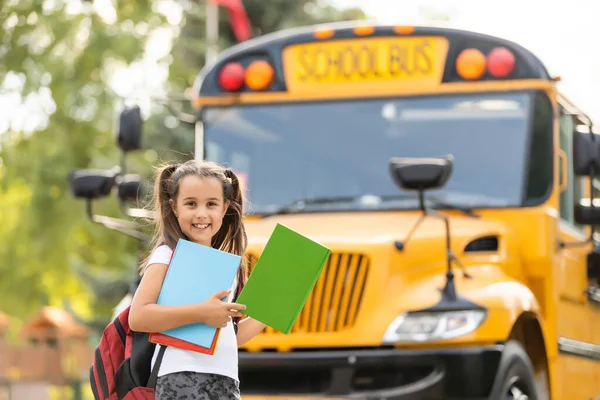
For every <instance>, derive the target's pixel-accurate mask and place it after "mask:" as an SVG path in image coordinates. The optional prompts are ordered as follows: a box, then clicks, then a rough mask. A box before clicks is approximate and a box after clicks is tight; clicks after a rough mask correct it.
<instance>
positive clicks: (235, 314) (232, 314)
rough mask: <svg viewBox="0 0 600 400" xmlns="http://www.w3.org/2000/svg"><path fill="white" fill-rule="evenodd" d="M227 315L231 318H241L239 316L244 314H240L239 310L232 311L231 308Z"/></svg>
mask: <svg viewBox="0 0 600 400" xmlns="http://www.w3.org/2000/svg"><path fill="white" fill-rule="evenodd" d="M227 315H229V316H230V317H232V318H235V317H240V318H241V317H243V316H244V314H242V313H241V312H239V311H233V310H230V311H229V313H228V314H227Z"/></svg>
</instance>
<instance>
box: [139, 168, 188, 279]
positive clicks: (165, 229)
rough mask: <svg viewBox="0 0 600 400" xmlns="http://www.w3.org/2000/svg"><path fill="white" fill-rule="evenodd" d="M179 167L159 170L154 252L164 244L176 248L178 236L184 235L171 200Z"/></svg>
mask: <svg viewBox="0 0 600 400" xmlns="http://www.w3.org/2000/svg"><path fill="white" fill-rule="evenodd" d="M177 167H178V165H177V164H173V165H166V166H164V167H162V168H161V169H159V170H158V173H157V176H156V180H155V182H154V204H155V210H154V212H155V221H156V224H155V226H156V228H155V231H154V237H153V241H152V243H153V246H152V251H151V252H150V254H152V252H153V251H154V250H155V249H156V248H157V247H159V246H161V245H162V244H166V245H168V246H169V247H170V248H172V249H173V248H175V246H176V245H177V240H178V238H177V236H176V235H177V234H181V235H183V233H182V232H181V228H180V227H179V223H178V222H177V218H176V217H175V214H173V210H172V209H171V205H170V204H169V200H170V199H171V198H172V197H173V193H171V191H172V180H171V179H172V177H173V173H174V172H175V170H177ZM149 258H150V255H148V257H147V258H146V259H145V260H144V261H143V262H142V264H141V265H140V269H141V270H142V269H143V268H144V267H145V265H146V263H147V262H148V260H149Z"/></svg>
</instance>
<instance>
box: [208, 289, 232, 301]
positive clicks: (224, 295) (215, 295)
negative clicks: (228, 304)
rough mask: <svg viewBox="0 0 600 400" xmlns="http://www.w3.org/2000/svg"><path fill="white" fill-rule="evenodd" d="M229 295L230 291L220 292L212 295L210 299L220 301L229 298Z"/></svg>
mask: <svg viewBox="0 0 600 400" xmlns="http://www.w3.org/2000/svg"><path fill="white" fill-rule="evenodd" d="M229 293H231V289H227V290H221V291H220V292H217V293H215V294H213V295H212V297H213V298H215V299H217V300H221V299H222V298H223V297H227V296H229Z"/></svg>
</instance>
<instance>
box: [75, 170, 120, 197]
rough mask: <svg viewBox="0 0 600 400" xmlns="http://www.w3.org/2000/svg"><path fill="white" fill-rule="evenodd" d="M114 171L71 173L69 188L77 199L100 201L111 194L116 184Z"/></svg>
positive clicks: (80, 171)
mask: <svg viewBox="0 0 600 400" xmlns="http://www.w3.org/2000/svg"><path fill="white" fill-rule="evenodd" d="M115 176H116V174H115V172H114V171H112V170H108V171H104V170H89V169H88V170H85V169H84V170H77V171H72V172H70V173H69V187H70V188H71V193H73V196H75V197H76V198H83V199H99V198H102V197H106V196H108V195H109V194H110V192H111V190H112V188H113V186H114V184H115Z"/></svg>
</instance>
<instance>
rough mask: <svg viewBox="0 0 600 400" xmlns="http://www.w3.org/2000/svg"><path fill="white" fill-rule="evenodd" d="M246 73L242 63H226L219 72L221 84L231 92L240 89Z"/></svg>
mask: <svg viewBox="0 0 600 400" xmlns="http://www.w3.org/2000/svg"><path fill="white" fill-rule="evenodd" d="M244 75H245V72H244V67H242V64H239V63H229V64H226V65H225V66H224V67H223V68H222V69H221V71H220V72H219V85H221V87H222V88H223V89H225V90H227V91H230V92H233V91H236V90H240V89H241V88H242V86H244Z"/></svg>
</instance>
